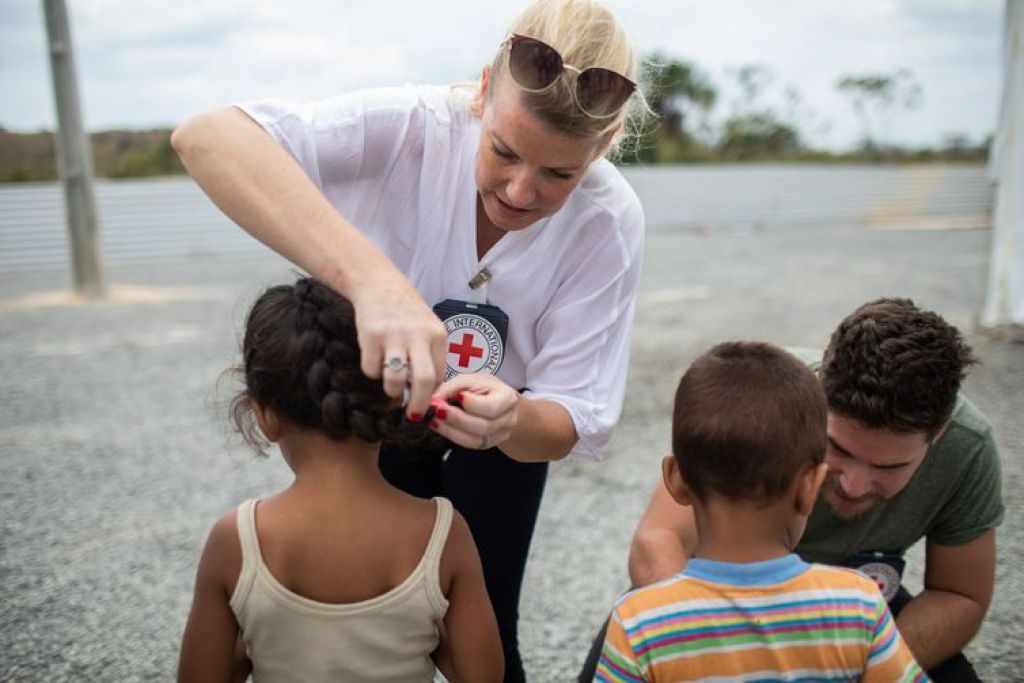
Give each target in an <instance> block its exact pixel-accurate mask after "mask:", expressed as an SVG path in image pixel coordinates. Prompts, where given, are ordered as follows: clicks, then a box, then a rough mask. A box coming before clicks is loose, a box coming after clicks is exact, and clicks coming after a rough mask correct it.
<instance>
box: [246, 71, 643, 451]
mask: <svg viewBox="0 0 1024 683" xmlns="http://www.w3.org/2000/svg"><path fill="white" fill-rule="evenodd" d="M468 103H469V97H468V94H467V93H466V92H464V91H460V90H458V89H452V88H447V87H443V88H442V87H430V86H411V85H407V86H405V87H401V88H381V89H373V90H362V91H357V92H353V93H349V94H346V95H343V96H340V97H337V98H333V99H330V100H325V101H321V102H313V103H306V104H294V103H286V102H277V101H264V102H252V103H246V104H243V105H241V106H240V108H241V109H242V110H243V111H244V112H246V113H247V114H248V115H249V116H251V117H252V118H253V119H254V120H255V121H257V122H258V123H259V124H260V125H261V126H263V128H264V129H265V130H266V131H267V132H268V133H269V134H270V135H271V136H273V138H274V139H275V140H277V141H278V143H280V144H281V145H282V146H283V147H284V148H285V149H287V150H288V152H290V153H291V155H292V156H293V157H294V158H295V159H296V161H298V163H299V164H300V165H301V166H302V168H303V169H304V170H305V172H306V174H307V175H308V176H309V177H310V178H311V179H312V180H313V182H314V183H315V184H316V185H317V187H319V188H320V190H321V191H322V192H323V193H324V195H325V196H326V197H327V199H328V201H330V203H331V204H333V205H334V207H335V208H336V209H337V210H338V212H339V213H341V215H343V216H344V217H345V218H346V219H348V220H349V221H350V222H351V223H352V224H353V225H355V226H356V227H357V228H358V229H359V230H360V231H361V232H363V233H364V234H365V235H366V236H367V237H368V238H369V239H371V240H372V241H373V242H374V243H375V244H376V245H377V246H378V247H380V248H381V249H382V250H383V251H384V252H385V253H386V254H387V255H388V256H389V257H390V258H391V260H392V261H393V262H394V263H395V265H396V266H398V268H399V269H401V270H402V272H403V273H405V275H406V276H407V277H408V278H409V279H410V280H411V281H412V283H413V284H414V285H415V286H416V288H417V290H418V291H419V292H420V294H421V295H422V296H423V298H424V300H426V302H427V304H428V305H430V306H433V305H434V304H436V303H438V302H440V301H442V300H444V299H461V300H464V301H471V302H478V303H484V302H485V303H489V304H492V305H495V306H499V307H500V308H501V309H502V310H504V311H505V313H507V314H508V317H509V331H508V340H507V344H506V349H505V357H504V362H503V364H502V366H501V369H500V370H499V372H498V376H499V377H500V378H501V379H502V380H504V381H505V382H506V383H507V384H509V385H510V386H512V387H513V388H517V389H521V388H526V392H525V395H526V396H528V397H531V398H535V399H536V398H543V399H548V400H551V401H555V402H557V403H559V404H561V405H562V406H564V407H565V408H566V409H567V410H568V411H569V413H570V414H571V416H572V419H573V423H574V424H575V427H576V433H577V435H578V437H579V441H578V442H577V444H576V446H575V448H574V449H573V451H572V455H573V456H574V457H578V458H583V459H589V460H592V459H597V458H598V457H600V455H601V453H602V452H603V451H604V449H605V447H606V446H607V444H608V440H609V439H610V438H611V432H612V429H613V428H614V426H615V423H616V422H617V421H618V419H619V415H620V414H621V412H622V401H623V394H624V392H625V385H626V370H627V366H628V361H629V338H630V327H631V324H632V319H633V308H634V304H635V300H636V288H637V282H638V280H639V276H640V266H641V261H642V258H643V245H644V217H643V210H642V209H641V207H640V202H639V200H638V199H637V197H636V194H635V193H634V192H633V190H632V188H631V187H630V186H629V185H628V184H627V183H626V181H625V179H623V177H622V176H621V175H620V174H619V172H618V171H617V170H616V169H615V167H614V166H613V165H612V164H610V163H609V162H607V161H605V160H603V159H602V160H600V161H597V162H595V163H593V164H591V166H590V168H589V169H588V170H587V172H586V174H585V175H584V177H583V179H582V180H581V182H580V184H579V185H578V186H577V187H576V189H575V190H574V191H573V192H572V193H571V195H570V196H569V198H568V200H567V201H566V203H565V204H564V205H563V206H562V208H561V209H560V210H559V211H558V212H557V213H555V214H554V215H553V216H551V217H549V218H547V219H544V220H541V221H539V222H537V223H536V224H534V225H532V226H530V227H529V228H526V229H525V230H520V231H515V232H509V233H506V234H505V236H503V237H502V238H501V239H500V240H499V241H498V243H497V244H495V245H494V246H493V247H492V248H491V250H490V251H488V252H487V254H486V255H485V256H484V258H483V259H482V260H478V259H477V256H476V196H477V191H476V185H475V182H474V179H473V170H474V165H475V162H476V155H477V149H478V146H479V141H480V121H479V119H478V118H476V117H474V116H473V115H472V114H471V113H470V112H469V110H468ZM338 258H339V259H344V258H345V255H344V254H338ZM483 267H486V268H487V269H488V270H489V271H490V273H491V275H492V279H491V280H490V281H489V282H487V283H486V284H484V285H483V286H481V287H479V288H478V289H471V288H470V287H469V281H470V279H472V278H473V276H474V275H476V274H477V273H478V272H479V271H480V270H481V268H483Z"/></svg>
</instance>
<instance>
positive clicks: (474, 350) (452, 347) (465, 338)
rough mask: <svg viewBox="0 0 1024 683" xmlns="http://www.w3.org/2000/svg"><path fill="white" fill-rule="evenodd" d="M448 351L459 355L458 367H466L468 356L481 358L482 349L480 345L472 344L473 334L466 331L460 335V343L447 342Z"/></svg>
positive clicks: (482, 355) (467, 365)
mask: <svg viewBox="0 0 1024 683" xmlns="http://www.w3.org/2000/svg"><path fill="white" fill-rule="evenodd" d="M448 353H454V354H457V355H458V356H459V367H460V368H468V367H469V359H470V358H483V357H484V350H483V348H482V347H480V346H474V345H473V335H472V334H471V333H469V332H466V333H464V334H463V335H462V343H461V344H449V345H448Z"/></svg>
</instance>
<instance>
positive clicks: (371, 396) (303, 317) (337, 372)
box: [294, 278, 394, 442]
mask: <svg viewBox="0 0 1024 683" xmlns="http://www.w3.org/2000/svg"><path fill="white" fill-rule="evenodd" d="M294 297H295V303H296V312H295V333H296V357H295V361H296V368H297V369H300V371H301V368H303V367H306V368H307V369H306V373H305V385H306V391H307V392H308V395H309V398H310V403H311V407H312V408H313V412H314V413H319V414H318V415H314V416H313V417H314V419H313V420H312V422H313V424H309V425H308V426H310V427H319V428H320V429H322V430H323V431H324V432H326V433H327V435H328V436H330V437H331V438H334V439H343V438H345V437H346V436H348V435H349V434H354V435H355V436H356V437H358V438H360V439H362V440H363V441H370V442H377V441H381V440H382V439H383V438H384V436H385V435H386V434H387V433H388V432H389V431H390V429H391V428H392V427H393V423H394V420H393V419H391V412H392V411H391V410H390V407H389V404H390V399H389V398H388V397H387V396H386V395H385V394H384V389H383V388H382V386H381V384H380V383H379V382H375V381H372V380H370V379H368V378H367V377H366V376H364V375H363V374H362V372H361V370H360V369H359V363H360V355H359V347H358V345H357V344H354V343H352V342H353V341H354V340H355V339H356V329H355V317H354V315H353V314H352V313H351V304H349V303H348V302H347V301H345V300H344V299H342V298H341V297H340V296H339V295H337V294H335V293H334V292H333V291H331V290H330V289H328V288H327V287H325V286H324V285H322V284H320V283H319V282H317V281H316V280H313V279H311V278H303V279H301V280H299V281H298V282H297V283H296V284H295V287H294ZM317 418H318V419H317ZM317 423H318V424H317Z"/></svg>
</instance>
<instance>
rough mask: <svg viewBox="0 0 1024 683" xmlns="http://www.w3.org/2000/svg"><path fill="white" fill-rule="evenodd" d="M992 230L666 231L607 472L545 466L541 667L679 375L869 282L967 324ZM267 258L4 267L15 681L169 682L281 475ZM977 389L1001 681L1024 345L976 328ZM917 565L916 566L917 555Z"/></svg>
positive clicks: (580, 640)
mask: <svg viewBox="0 0 1024 683" xmlns="http://www.w3.org/2000/svg"><path fill="white" fill-rule="evenodd" d="M988 250H989V233H988V232H987V231H984V230H961V231H937V232H935V231H879V230H865V229H862V228H858V227H853V226H843V225H838V224H836V225H831V226H830V227H828V228H827V229H819V230H812V229H810V228H799V227H796V228H790V229H787V230H774V229H772V228H771V227H770V226H769V227H767V228H764V229H753V228H751V229H750V230H745V229H740V228H737V227H735V226H734V228H733V229H729V230H721V231H719V230H716V229H708V230H703V231H696V230H675V231H673V230H654V231H651V233H650V235H649V239H648V249H647V263H646V270H645V274H644V278H643V282H642V292H641V295H640V303H639V308H638V313H637V321H636V327H635V332H634V342H633V356H632V359H633V360H632V368H631V374H630V383H629V387H628V394H627V396H628V398H627V403H626V407H625V413H624V416H623V419H622V422H621V424H620V427H619V429H618V430H617V432H616V435H615V437H614V439H613V442H612V446H611V450H610V453H609V454H608V456H607V458H606V459H605V461H603V462H602V463H598V464H581V463H573V462H568V463H559V464H556V465H555V466H554V467H553V468H552V475H551V478H550V482H549V486H548V490H547V493H546V497H545V501H544V505H543V508H542V511H541V519H540V522H539V525H538V528H537V533H536V540H535V543H534V547H533V550H532V554H531V558H530V564H529V567H528V571H527V577H526V582H527V585H526V589H525V595H524V599H523V605H522V614H523V619H522V626H521V640H522V644H523V650H524V653H525V660H526V666H527V669H528V671H529V673H530V675H531V680H536V681H567V680H571V679H572V676H573V674H574V673H575V671H576V670H577V668H578V666H579V664H580V662H581V661H582V658H583V655H584V653H585V651H586V648H587V646H588V644H589V640H590V638H591V636H592V634H593V631H594V629H595V628H596V627H597V625H598V624H599V623H600V622H601V620H602V619H603V617H604V615H605V614H606V612H607V610H608V608H609V606H610V604H611V603H612V601H613V600H614V598H615V597H616V594H617V593H618V591H620V590H621V589H622V588H623V587H624V586H625V581H626V578H625V569H624V567H625V557H626V549H627V546H628V541H629V537H630V534H631V531H632V529H633V526H634V525H635V523H636V520H637V517H638V515H639V513H640V511H641V510H642V508H643V506H644V505H645V503H646V497H647V494H648V492H649V491H650V489H651V486H652V485H653V483H654V482H655V481H656V478H657V477H658V468H657V462H658V460H659V459H660V457H661V456H662V454H664V453H666V452H667V449H668V426H669V422H668V420H669V407H670V402H671V396H672V390H673V388H674V383H675V381H676V379H677V378H678V376H679V374H680V373H681V372H682V370H683V369H684V367H685V365H686V363H687V362H688V361H689V360H691V359H692V358H693V357H694V356H695V355H696V354H698V353H699V352H701V351H702V350H704V349H706V348H707V347H708V346H709V345H711V344H713V343H715V342H717V341H720V340H725V339H733V338H758V339H766V340H770V341H774V342H777V343H780V344H786V345H800V346H821V345H823V344H824V343H825V341H826V339H827V335H828V333H829V331H830V330H831V328H832V327H833V326H834V324H835V323H836V322H837V321H838V319H839V318H840V317H842V316H843V315H844V314H845V313H846V312H847V311H848V310H850V309H852V308H853V307H854V306H855V305H857V304H859V303H861V302H863V301H865V300H867V299H869V298H871V297H875V296H879V295H884V294H899V295H905V296H911V297H913V298H914V299H916V300H917V301H918V302H919V303H921V304H923V305H924V306H927V307H930V308H933V309H935V310H938V311H940V312H941V313H943V314H944V315H945V316H947V318H948V319H950V320H951V321H952V322H954V323H955V324H958V325H960V326H961V327H962V328H963V329H965V330H973V321H974V318H975V315H976V312H977V311H978V310H980V308H981V304H982V295H983V290H984V278H985V273H986V267H987V259H988ZM288 272H289V268H288V267H287V265H286V264H284V263H283V262H281V261H280V260H279V259H277V258H276V257H272V256H266V255H263V256H247V257H240V256H236V257H233V258H230V259H216V258H212V257H205V258H197V259H193V260H192V261H191V262H188V263H184V262H178V263H168V264H150V265H139V266H128V265H119V266H116V267H111V268H110V269H109V271H108V276H109V280H110V282H111V283H112V285H114V292H115V294H116V296H115V298H114V299H113V300H111V301H109V302H107V303H101V304H91V305H81V304H75V305H68V304H67V302H66V300H65V299H64V297H62V296H61V295H60V294H59V293H58V294H57V295H52V296H48V295H46V293H47V292H53V291H54V290H58V292H59V290H61V289H63V288H64V287H66V285H67V276H66V274H64V273H61V272H53V271H50V272H22V273H0V288H2V289H0V376H2V377H3V382H2V384H0V604H2V605H3V609H2V610H0V680H4V681H8V680H16V681H20V680H45V681H56V680H101V681H132V680H152V679H162V680H166V679H170V678H171V677H172V676H173V672H174V669H175V664H176V659H177V649H178V644H179V639H180V635H181V630H182V627H183V624H184V619H185V615H186V612H187V609H188V605H189V601H190V597H191V583H192V578H193V573H194V570H195V563H196V560H197V558H198V554H199V550H200V547H201V543H202V539H203V537H204V535H205V533H206V530H207V529H208V527H209V525H210V523H211V522H212V521H213V520H214V519H216V517H217V516H218V515H219V514H221V513H222V512H223V511H224V510H226V509H227V508H229V507H230V506H232V505H234V504H236V503H238V502H239V501H241V500H243V499H245V498H248V497H252V496H257V495H260V494H266V493H267V492H269V491H272V490H274V489H275V488H276V487H280V486H282V485H283V484H284V483H285V482H286V481H287V476H286V471H285V468H284V466H283V464H282V463H281V461H280V458H279V457H277V456H274V457H271V458H269V459H266V460H261V459H258V458H256V457H254V456H252V455H251V454H250V453H249V452H248V451H247V450H246V449H245V448H244V447H242V446H241V445H240V444H239V443H238V442H237V440H236V439H233V438H232V437H231V436H230V434H229V433H228V431H227V421H226V418H225V415H226V408H225V401H226V399H227V398H228V397H229V396H230V385H229V383H228V382H227V381H226V380H224V379H221V381H220V383H219V384H218V379H219V378H220V373H221V372H222V370H223V369H224V368H226V367H227V366H228V365H230V364H231V363H232V361H233V359H234V351H235V344H236V340H237V329H238V325H239V323H240V320H241V317H242V315H243V314H244V312H245V310H246V308H247V306H248V304H249V303H250V302H251V300H252V298H253V297H254V296H255V294H256V293H257V292H258V291H259V290H260V288H261V287H262V286H264V285H266V284H269V283H273V282H277V281H279V280H280V279H282V278H284V277H287V274H288ZM970 340H971V342H972V343H973V344H974V346H975V349H976V351H977V352H978V354H979V356H980V357H981V359H982V360H983V365H982V366H981V367H980V368H978V369H977V370H976V371H975V372H974V373H973V374H972V376H971V377H970V379H969V381H968V383H967V388H966V389H967V393H968V394H969V395H970V396H971V397H972V398H973V399H974V400H975V401H976V403H977V404H978V405H979V406H980V407H981V408H982V409H983V410H984V411H986V412H987V413H988V414H989V416H990V417H991V418H992V420H993V422H994V424H995V426H996V429H997V434H998V441H999V443H1000V445H1001V448H1002V452H1003V458H1004V464H1005V480H1004V491H1005V494H1006V499H1007V504H1008V508H1009V513H1008V516H1007V520H1006V522H1005V524H1004V526H1003V528H1002V529H1001V531H1000V535H999V547H1000V551H999V552H1000V557H999V568H998V578H997V581H998V583H997V592H996V596H997V597H996V601H995V603H994V605H993V607H992V610H991V612H990V615H989V618H988V621H987V623H986V625H985V628H984V630H983V631H982V634H981V636H980V637H979V638H978V639H977V641H976V642H975V643H974V644H973V645H972V646H971V655H972V656H973V658H974V660H975V661H976V663H977V665H978V669H979V670H980V671H981V672H982V673H983V674H984V675H985V676H986V677H987V678H988V679H990V680H1014V679H1017V680H1019V677H1020V672H1021V671H1022V670H1024V654H1022V653H1021V650H1020V647H1019V644H1020V643H1021V642H1024V620H1021V618H1020V614H1021V613H1022V612H1024V586H1022V578H1021V577H1022V574H1021V572H1020V571H1019V569H1018V568H1019V567H1020V566H1021V561H1022V559H1024V558H1022V555H1024V536H1022V534H1024V524H1022V522H1024V519H1022V513H1021V509H1022V508H1021V493H1020V492H1021V486H1020V478H1021V473H1022V459H1024V422H1022V420H1021V419H1020V416H1021V414H1024V401H1022V390H1024V345H1021V344H1019V343H1013V342H1010V341H998V340H989V339H985V338H983V337H979V336H977V335H975V334H973V333H972V334H971V335H970ZM912 571H916V572H917V573H918V576H919V571H920V563H919V560H918V562H916V563H914V567H913V568H912Z"/></svg>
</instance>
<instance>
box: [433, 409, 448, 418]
mask: <svg viewBox="0 0 1024 683" xmlns="http://www.w3.org/2000/svg"><path fill="white" fill-rule="evenodd" d="M435 414H436V415H437V419H439V420H445V419H447V418H448V409H447V408H438V409H437V413H435Z"/></svg>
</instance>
